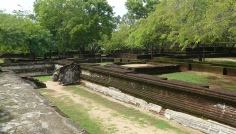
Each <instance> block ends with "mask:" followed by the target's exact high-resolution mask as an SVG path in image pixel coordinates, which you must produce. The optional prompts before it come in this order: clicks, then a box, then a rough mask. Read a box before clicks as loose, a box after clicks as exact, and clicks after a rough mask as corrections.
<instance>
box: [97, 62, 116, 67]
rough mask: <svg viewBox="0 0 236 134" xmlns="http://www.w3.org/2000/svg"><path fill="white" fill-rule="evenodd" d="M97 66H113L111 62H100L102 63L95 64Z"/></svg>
mask: <svg viewBox="0 0 236 134" xmlns="http://www.w3.org/2000/svg"><path fill="white" fill-rule="evenodd" d="M97 64H99V65H100V66H105V65H108V64H113V62H102V63H97Z"/></svg>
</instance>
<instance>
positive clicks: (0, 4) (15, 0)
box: [0, 0, 127, 16]
mask: <svg viewBox="0 0 236 134" xmlns="http://www.w3.org/2000/svg"><path fill="white" fill-rule="evenodd" d="M34 1H35V0H0V9H5V10H6V12H7V13H12V11H13V10H30V11H33V3H34ZM107 2H108V3H109V4H110V5H111V6H112V7H114V8H113V11H114V12H115V13H116V14H115V15H120V16H123V15H124V14H125V13H126V12H127V10H126V8H125V6H124V4H125V2H126V0H107Z"/></svg>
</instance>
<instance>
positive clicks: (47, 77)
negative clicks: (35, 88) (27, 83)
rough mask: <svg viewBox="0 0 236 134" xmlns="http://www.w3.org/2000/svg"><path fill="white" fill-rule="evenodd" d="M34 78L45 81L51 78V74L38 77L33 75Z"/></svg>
mask: <svg viewBox="0 0 236 134" xmlns="http://www.w3.org/2000/svg"><path fill="white" fill-rule="evenodd" d="M34 78H35V79H38V80H39V81H42V82H46V81H49V80H52V77H51V76H39V77H34Z"/></svg>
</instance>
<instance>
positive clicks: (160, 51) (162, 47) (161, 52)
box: [159, 43, 164, 56]
mask: <svg viewBox="0 0 236 134" xmlns="http://www.w3.org/2000/svg"><path fill="white" fill-rule="evenodd" d="M163 52H164V46H163V43H162V44H161V46H160V48H159V54H160V56H162V55H163Z"/></svg>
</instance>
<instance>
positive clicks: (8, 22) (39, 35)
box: [0, 12, 50, 58]
mask: <svg viewBox="0 0 236 134" xmlns="http://www.w3.org/2000/svg"><path fill="white" fill-rule="evenodd" d="M0 19H1V22H0V50H1V51H4V52H13V53H27V52H29V53H31V54H32V55H34V54H36V55H43V54H44V53H46V48H47V45H48V44H49V42H50V33H49V31H47V30H46V29H45V28H43V27H42V26H40V25H39V24H38V23H35V22H32V21H31V20H29V19H27V18H24V17H22V16H18V15H12V14H6V13H3V12H1V13H0ZM32 58H33V57H32Z"/></svg>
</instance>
